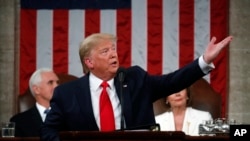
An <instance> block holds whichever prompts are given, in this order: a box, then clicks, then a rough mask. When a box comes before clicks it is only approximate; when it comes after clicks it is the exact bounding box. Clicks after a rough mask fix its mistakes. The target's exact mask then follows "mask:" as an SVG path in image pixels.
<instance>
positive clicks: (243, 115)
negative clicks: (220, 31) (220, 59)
mask: <svg viewBox="0 0 250 141" xmlns="http://www.w3.org/2000/svg"><path fill="white" fill-rule="evenodd" d="M249 8H250V1H249V0H230V17H229V18H230V19H229V21H230V22H229V23H230V26H229V30H230V34H231V35H233V36H234V39H233V42H232V43H231V44H230V51H229V52H230V55H229V56H230V58H229V60H230V62H229V64H230V67H229V68H230V73H229V78H230V80H229V82H230V83H229V99H228V100H229V102H228V103H229V105H228V115H229V118H233V119H236V120H237V121H239V122H241V123H248V124H249V123H250V10H249Z"/></svg>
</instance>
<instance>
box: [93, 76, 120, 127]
mask: <svg viewBox="0 0 250 141" xmlns="http://www.w3.org/2000/svg"><path fill="white" fill-rule="evenodd" d="M89 80H90V92H91V101H92V107H93V110H94V116H95V119H96V123H97V125H98V127H99V128H100V113H99V99H100V95H101V91H102V87H101V86H100V85H101V83H102V82H103V80H101V79H99V78H97V77H96V76H94V75H93V74H92V73H90V76H89ZM108 84H109V87H107V92H108V95H109V98H110V101H111V104H112V107H113V111H114V116H115V117H114V118H115V128H116V129H120V128H121V126H120V124H121V123H120V122H121V105H120V100H119V98H118V96H117V94H116V90H115V86H114V79H111V80H110V81H108Z"/></svg>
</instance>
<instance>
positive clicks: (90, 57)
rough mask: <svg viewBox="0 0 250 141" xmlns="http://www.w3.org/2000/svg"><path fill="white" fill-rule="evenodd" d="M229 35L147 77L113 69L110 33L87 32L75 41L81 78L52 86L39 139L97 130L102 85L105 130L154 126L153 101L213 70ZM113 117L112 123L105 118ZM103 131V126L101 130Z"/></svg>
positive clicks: (113, 46)
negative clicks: (108, 108) (108, 112)
mask: <svg viewBox="0 0 250 141" xmlns="http://www.w3.org/2000/svg"><path fill="white" fill-rule="evenodd" d="M231 40H232V37H231V36H229V37H227V38H225V39H224V40H223V41H221V42H219V43H218V44H215V41H216V39H215V38H212V40H211V42H210V43H209V44H208V47H207V50H206V51H205V53H204V55H203V56H201V57H199V58H198V59H196V60H195V61H194V62H192V63H190V64H189V65H187V66H185V67H183V68H181V69H179V70H177V71H175V72H173V73H170V74H167V75H161V76H159V75H150V74H148V73H147V72H146V71H144V70H143V69H142V68H140V67H139V66H134V67H130V68H127V69H119V68H120V66H119V60H118V55H117V50H116V37H115V36H113V35H110V34H102V33H97V34H92V35H90V36H88V37H87V38H86V39H85V40H83V42H82V43H81V45H80V49H79V54H80V58H81V61H82V65H83V70H84V73H85V76H83V77H81V78H79V79H78V80H75V81H72V82H70V83H66V84H62V85H60V86H58V87H57V88H56V89H55V91H54V95H53V97H52V100H51V111H50V112H49V114H48V116H47V118H46V120H45V122H44V124H43V125H42V128H41V140H44V141H49V140H53V141H57V140H59V137H58V135H59V134H58V132H59V131H103V130H102V124H101V115H102V113H101V112H100V113H99V111H101V109H103V108H102V107H99V106H100V104H99V100H100V99H101V98H100V95H101V94H100V93H101V91H102V88H101V87H100V85H101V84H102V82H103V81H105V82H107V83H108V87H107V88H106V89H107V93H108V95H109V99H110V101H111V103H112V112H113V118H106V119H105V122H110V123H112V122H114V123H115V124H114V125H115V126H114V127H113V128H110V129H108V131H114V130H120V129H121V130H124V129H134V128H139V127H143V126H146V125H153V124H155V118H154V112H153V102H154V101H156V100H157V99H159V98H162V97H166V96H168V95H170V94H172V93H175V92H178V91H180V90H182V89H184V88H186V87H188V86H190V85H191V84H192V83H194V82H195V81H196V80H198V79H199V78H201V77H203V76H204V75H206V74H207V73H209V72H210V71H211V70H212V69H213V64H212V61H213V60H214V59H215V58H216V56H217V55H218V54H219V52H220V51H221V50H222V49H223V48H224V47H225V46H227V45H228V44H229V42H230V41H231ZM110 119H114V121H109V120H110ZM106 131H107V130H106Z"/></svg>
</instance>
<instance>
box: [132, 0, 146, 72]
mask: <svg viewBox="0 0 250 141" xmlns="http://www.w3.org/2000/svg"><path fill="white" fill-rule="evenodd" d="M131 2H132V36H131V40H132V47H131V48H132V57H131V58H132V64H131V65H139V66H140V67H142V68H143V69H145V70H147V62H146V60H147V26H146V25H147V24H146V23H147V19H146V18H147V15H146V14H147V2H146V0H144V1H139V0H132V1H131Z"/></svg>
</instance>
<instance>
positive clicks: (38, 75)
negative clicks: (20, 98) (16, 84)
mask: <svg viewBox="0 0 250 141" xmlns="http://www.w3.org/2000/svg"><path fill="white" fill-rule="evenodd" d="M44 72H53V70H52V69H50V68H40V69H37V70H36V71H35V72H33V74H32V75H31V77H30V80H29V89H30V92H31V94H32V95H33V96H35V93H34V91H33V89H32V86H34V85H39V84H40V82H41V81H42V73H44Z"/></svg>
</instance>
